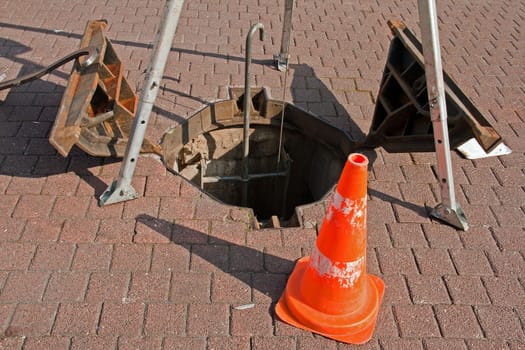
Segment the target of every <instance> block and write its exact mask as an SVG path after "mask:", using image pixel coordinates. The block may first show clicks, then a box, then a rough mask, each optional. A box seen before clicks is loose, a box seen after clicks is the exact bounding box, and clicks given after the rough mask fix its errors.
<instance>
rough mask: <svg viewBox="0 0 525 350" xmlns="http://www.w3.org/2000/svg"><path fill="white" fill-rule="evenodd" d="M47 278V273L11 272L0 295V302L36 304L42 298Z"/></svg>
mask: <svg viewBox="0 0 525 350" xmlns="http://www.w3.org/2000/svg"><path fill="white" fill-rule="evenodd" d="M48 278H49V273H48V272H44V271H42V272H22V271H17V272H11V273H9V276H8V277H7V281H6V282H5V284H4V287H3V289H2V294H0V302H12V303H15V302H18V303H24V302H26V303H31V302H38V301H40V300H41V298H42V294H43V293H44V288H45V286H46V283H47V281H48ZM28 286H31V288H28Z"/></svg>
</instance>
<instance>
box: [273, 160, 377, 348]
mask: <svg viewBox="0 0 525 350" xmlns="http://www.w3.org/2000/svg"><path fill="white" fill-rule="evenodd" d="M367 166H368V159H367V158H366V157H365V156H364V155H362V154H358V153H353V154H351V155H350V156H348V159H347V162H346V165H345V167H344V169H343V173H342V174H341V178H340V179H339V183H338V185H337V189H336V191H335V193H334V197H333V199H332V202H331V204H330V207H329V208H328V210H327V212H326V215H325V218H324V221H323V224H322V226H321V229H320V232H319V235H318V237H317V241H316V244H315V247H314V248H313V250H312V253H311V254H310V256H309V257H304V258H302V259H299V261H298V262H297V265H296V266H295V268H294V270H293V272H292V274H291V275H290V278H289V279H288V283H287V285H286V289H285V291H284V293H283V295H282V296H281V298H280V299H279V302H278V303H277V305H276V308H275V312H276V314H277V316H278V317H279V318H280V319H281V320H282V321H284V322H286V323H289V324H291V325H293V326H295V327H298V328H301V329H305V330H307V331H311V332H314V333H318V334H321V335H323V336H325V337H327V338H331V339H335V340H338V341H341V342H345V343H351V344H362V343H365V342H367V341H368V340H369V339H370V338H371V337H372V332H373V331H374V327H375V324H376V319H377V313H378V310H379V306H380V305H381V300H382V298H383V294H384V289H385V287H384V283H383V281H382V280H381V279H380V278H378V277H376V276H372V275H369V274H367V273H366V192H367Z"/></svg>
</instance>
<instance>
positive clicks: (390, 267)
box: [377, 248, 418, 275]
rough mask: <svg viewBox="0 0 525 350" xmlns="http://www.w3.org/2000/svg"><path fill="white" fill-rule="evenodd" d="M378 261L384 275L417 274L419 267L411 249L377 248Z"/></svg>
mask: <svg viewBox="0 0 525 350" xmlns="http://www.w3.org/2000/svg"><path fill="white" fill-rule="evenodd" d="M377 252H378V260H379V264H380V266H381V271H383V273H384V274H406V275H410V274H417V273H418V271H417V266H416V262H415V259H414V255H412V251H411V250H410V249H406V248H405V249H401V248H397V249H387V248H377Z"/></svg>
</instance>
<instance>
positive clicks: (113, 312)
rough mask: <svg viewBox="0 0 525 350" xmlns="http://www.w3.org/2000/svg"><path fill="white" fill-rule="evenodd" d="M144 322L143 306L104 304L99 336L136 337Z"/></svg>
mask: <svg viewBox="0 0 525 350" xmlns="http://www.w3.org/2000/svg"><path fill="white" fill-rule="evenodd" d="M143 322H144V304H142V303H130V304H122V303H119V302H116V303H114V302H105V303H104V306H103V308H102V315H101V316H100V328H99V331H98V334H100V335H110V334H111V335H127V336H138V335H140V334H141V332H142V325H143Z"/></svg>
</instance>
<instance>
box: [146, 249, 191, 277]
mask: <svg viewBox="0 0 525 350" xmlns="http://www.w3.org/2000/svg"><path fill="white" fill-rule="evenodd" d="M189 264H190V247H186V246H181V245H177V244H156V245H154V246H153V257H152V260H151V271H175V272H187V271H188V270H189Z"/></svg>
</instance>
